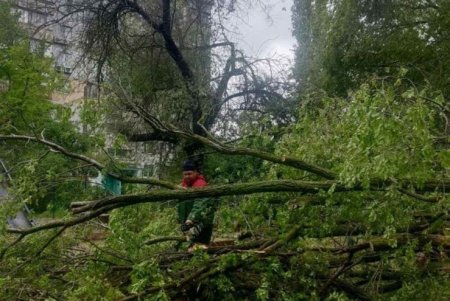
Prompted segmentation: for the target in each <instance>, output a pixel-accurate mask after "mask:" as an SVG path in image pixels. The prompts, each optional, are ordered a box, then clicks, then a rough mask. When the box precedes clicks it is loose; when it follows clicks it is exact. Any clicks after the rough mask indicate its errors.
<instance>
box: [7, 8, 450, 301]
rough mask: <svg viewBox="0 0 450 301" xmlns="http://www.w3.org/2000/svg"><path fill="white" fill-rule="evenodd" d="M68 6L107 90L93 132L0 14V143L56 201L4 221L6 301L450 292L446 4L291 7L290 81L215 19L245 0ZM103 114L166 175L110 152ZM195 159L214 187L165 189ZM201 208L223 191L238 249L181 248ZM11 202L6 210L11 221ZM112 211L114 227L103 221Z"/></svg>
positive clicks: (27, 188)
mask: <svg viewBox="0 0 450 301" xmlns="http://www.w3.org/2000/svg"><path fill="white" fill-rule="evenodd" d="M70 5H71V10H70V11H71V13H72V14H73V13H80V12H83V13H84V17H85V18H86V20H85V21H86V24H87V27H86V30H85V32H84V33H85V35H84V36H83V39H82V43H83V44H82V45H84V46H85V50H86V52H85V54H86V58H88V59H90V60H92V61H94V62H96V64H97V65H98V66H99V69H98V71H97V74H96V77H97V79H98V80H99V83H100V84H101V87H102V89H103V93H104V94H103V95H104V96H103V98H102V99H100V100H99V102H98V105H96V106H92V107H90V108H88V109H89V110H92V111H93V112H95V114H94V116H96V118H93V119H92V120H91V121H92V123H91V126H92V131H93V133H94V132H95V133H96V134H97V135H96V136H92V135H91V136H88V135H83V134H80V133H78V132H77V131H76V130H75V129H74V128H73V126H71V124H70V122H69V115H70V114H69V113H68V112H67V110H66V109H64V108H60V107H57V106H55V105H52V104H51V103H50V102H48V101H47V99H48V96H49V94H50V93H51V91H52V90H53V89H54V88H55V85H54V83H56V82H57V75H56V74H54V72H53V71H52V69H51V62H49V60H48V59H45V58H44V57H43V55H42V54H39V53H38V52H30V51H29V48H27V44H26V38H25V37H23V36H20V35H19V36H17V40H11V37H13V36H15V35H12V34H11V33H8V32H7V30H8V29H9V28H13V27H12V26H15V25H14V24H15V18H14V17H12V16H10V15H9V13H8V12H9V9H7V8H6V7H4V8H2V14H4V16H5V17H4V18H2V22H8V23H7V24H8V26H5V27H2V30H5V33H3V32H0V37H2V44H3V45H6V46H4V47H2V48H1V51H2V52H3V53H2V57H3V58H4V62H5V63H4V64H3V63H2V65H1V67H0V72H1V73H0V75H1V78H2V83H4V86H5V87H6V88H5V89H3V90H2V96H1V97H2V104H0V105H1V106H2V107H1V109H2V114H1V116H0V118H1V119H2V121H3V120H4V121H5V122H2V125H1V128H0V129H1V136H0V140H1V141H2V142H0V143H1V144H0V145H1V154H2V156H3V157H4V158H6V159H7V162H8V164H9V165H10V166H14V169H12V171H11V173H12V174H13V176H14V179H15V180H14V181H13V183H11V184H12V185H11V186H12V191H13V193H12V195H13V197H15V198H17V199H19V200H21V201H24V202H27V203H30V204H34V207H35V208H36V209H37V208H38V207H39V206H38V203H39V202H38V200H43V201H44V202H45V203H46V206H47V207H48V208H47V210H50V208H51V206H54V205H55V204H54V200H55V199H54V198H51V197H49V193H48V189H47V188H46V185H42V184H41V182H42V181H43V180H45V181H47V183H53V184H54V187H57V188H55V189H57V190H56V192H54V195H58V199H61V196H65V197H64V198H62V199H63V202H62V204H60V207H61V208H63V209H64V210H62V211H61V212H60V213H59V215H60V216H58V219H55V220H53V219H52V220H49V221H46V222H43V223H41V224H39V225H37V226H36V227H34V228H31V229H26V230H20V229H8V228H6V225H3V226H2V228H1V229H2V230H1V232H2V236H1V240H2V243H3V244H4V247H3V249H2V250H1V253H0V255H1V260H2V265H1V268H0V277H1V278H0V291H1V293H2V296H7V298H8V299H12V300H14V299H20V298H24V299H35V300H61V299H62V300H66V299H67V300H80V299H82V300H134V299H142V300H147V299H148V300H195V299H196V298H197V299H205V300H236V299H237V300H321V299H325V300H378V299H380V300H385V299H388V300H425V299H426V300H428V299H435V300H447V299H448V298H449V295H450V291H449V289H448V288H449V279H448V264H449V261H448V253H449V248H450V245H449V242H450V240H449V236H448V201H449V198H448V195H447V192H448V189H449V186H450V181H449V175H448V171H449V166H450V152H449V149H448V143H449V140H448V125H449V124H448V110H449V107H448V91H447V90H446V89H447V86H448V85H447V81H448V72H447V71H446V68H447V63H446V62H447V61H448V56H449V52H448V51H447V50H448V44H449V43H450V42H448V41H449V40H448V39H446V38H445V37H447V35H448V33H449V30H450V26H449V24H448V22H449V21H448V20H449V18H448V14H449V13H450V6H449V4H447V3H446V2H445V1H419V0H417V1H413V0H411V1H392V0H391V1H349V0H342V1H306V0H301V1H296V2H295V3H294V6H293V12H294V14H293V25H294V26H293V27H294V35H295V37H296V38H297V39H298V48H297V50H296V65H295V67H293V70H292V71H293V79H295V82H296V85H295V86H294V87H293V86H292V84H291V82H292V81H291V80H290V78H287V77H280V76H271V77H269V76H267V74H265V73H264V70H262V71H261V69H260V68H258V66H260V65H258V64H260V62H258V61H251V59H250V58H248V57H247V56H245V54H244V53H243V52H242V51H241V50H239V49H238V47H237V46H236V45H235V44H234V43H232V42H231V41H229V40H228V39H226V34H224V32H226V31H225V30H224V27H226V23H217V24H216V23H215V22H217V20H218V19H217V17H213V16H214V14H218V15H220V16H225V15H227V14H229V13H232V12H233V11H234V10H239V9H242V7H243V6H242V5H243V4H242V3H240V2H238V1H230V2H227V1H200V0H198V1H193V2H183V1H181V2H180V1H169V0H163V1H126V0H120V1H112V0H111V1H98V2H96V1H86V2H85V1H73V2H72V4H70ZM186 15H189V16H191V17H189V18H187V19H185V17H184V16H186ZM446 16H447V17H446ZM3 20H5V21H3ZM186 21H189V22H192V23H191V26H188V27H186V25H185V24H186V23H185V22H186ZM3 28H4V29H3ZM14 32H20V30H17V31H14ZM3 41H4V42H3ZM216 48H219V50H217V49H216ZM17 49H21V50H20V51H18V50H17ZM216 51H217V52H216ZM24 62H27V63H26V64H24ZM30 62H32V63H30ZM33 64H39V65H36V67H34V68H33V67H32V66H34V65H33ZM9 66H11V67H9ZM25 67H27V68H25ZM47 81H48V82H49V83H47ZM50 83H51V84H50ZM42 87H45V88H46V89H47V88H48V90H46V89H43V88H42ZM293 88H295V91H293ZM24 91H26V93H25V92H24ZM96 108H99V109H100V110H101V111H98V112H96V111H95V109H96ZM3 112H5V114H3ZM88 115H89V114H88ZM24 116H25V119H26V121H24ZM97 116H99V117H97ZM100 116H102V117H101V118H100ZM103 120H114V121H115V122H114V123H113V124H112V125H113V126H112V127H111V123H110V126H109V127H110V130H114V131H118V132H120V133H121V134H122V135H124V137H125V138H126V139H128V140H129V141H147V142H150V141H151V142H156V143H159V144H158V145H160V144H161V143H162V144H164V145H166V148H164V149H165V150H166V151H167V152H169V153H170V154H171V156H172V157H171V159H170V160H168V161H166V162H164V164H166V165H167V166H162V167H161V168H162V169H163V170H164V172H163V173H161V175H162V176H161V178H158V179H156V178H133V177H129V176H128V175H127V174H125V173H123V169H124V166H123V165H121V162H115V161H114V160H113V159H112V158H111V157H109V156H107V155H105V154H104V153H103V152H102V150H101V148H102V146H103V143H104V142H103V141H104V138H103V137H102V131H100V130H99V127H100V128H101V129H102V130H103V125H101V123H102V122H99V121H103ZM186 155H195V156H197V158H200V159H201V160H203V162H204V170H205V173H206V174H207V175H208V176H209V177H210V178H211V182H212V184H214V185H212V186H211V187H209V188H205V189H202V190H198V191H180V190H178V189H176V188H177V187H176V185H177V178H178V165H179V162H180V158H183V157H185V156H186ZM23 162H25V163H23ZM16 166H17V167H16ZM69 170H70V174H71V176H73V177H75V178H78V179H82V177H83V176H84V175H86V174H89V173H93V172H94V170H97V171H100V172H102V173H105V174H109V175H110V176H113V177H115V178H117V179H120V180H121V181H122V182H123V183H128V184H126V186H125V187H124V195H122V196H111V195H108V194H107V192H105V191H102V190H99V189H93V188H87V187H86V188H83V186H75V185H78V184H75V185H72V184H70V185H68V182H67V179H66V180H62V179H61V177H62V174H63V173H64V172H65V171H66V172H68V171H69ZM78 171H79V172H78ZM44 175H45V176H44ZM80 183H83V182H82V181H81V182H80ZM143 184H144V185H143ZM158 186H159V187H162V188H157V187H158ZM80 191H83V193H82V194H80ZM55 193H56V194H55ZM197 197H217V198H218V197H220V202H221V206H220V210H219V212H217V216H216V223H217V226H216V230H215V231H216V237H222V238H228V239H232V240H233V241H234V244H232V245H227V246H217V247H211V248H210V249H209V250H208V251H200V252H194V253H186V252H185V251H183V248H181V249H174V244H175V243H176V242H178V241H180V240H181V241H182V240H183V238H180V237H179V233H178V232H177V227H176V221H175V210H174V209H173V206H172V205H173V204H175V203H176V202H181V201H183V200H188V199H192V198H197ZM70 203H72V207H70V206H69V205H70ZM13 204H15V205H13ZM17 207H18V206H17V203H2V209H1V212H2V216H3V217H6V216H7V215H9V214H11V212H13V211H12V210H13V209H15V208H17ZM106 212H107V213H109V215H110V219H109V223H108V224H107V225H105V224H99V223H98V221H97V220H96V219H95V218H96V217H98V216H100V215H101V214H103V213H106ZM93 233H94V234H98V233H102V235H104V234H103V233H106V235H105V237H104V239H102V240H101V241H96V240H94V238H93ZM94 236H95V235H94ZM174 241H175V243H174Z"/></svg>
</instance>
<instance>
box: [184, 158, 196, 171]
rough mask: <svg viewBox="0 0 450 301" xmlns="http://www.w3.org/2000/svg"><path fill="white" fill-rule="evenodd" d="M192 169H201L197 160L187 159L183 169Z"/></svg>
mask: <svg viewBox="0 0 450 301" xmlns="http://www.w3.org/2000/svg"><path fill="white" fill-rule="evenodd" d="M190 170H193V171H198V170H199V168H198V164H197V162H195V161H192V160H187V161H186V162H184V164H183V171H190Z"/></svg>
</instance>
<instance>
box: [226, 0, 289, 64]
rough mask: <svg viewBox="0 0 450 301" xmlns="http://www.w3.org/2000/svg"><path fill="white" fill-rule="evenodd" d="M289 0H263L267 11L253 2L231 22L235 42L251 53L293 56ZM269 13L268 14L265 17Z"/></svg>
mask: <svg viewBox="0 0 450 301" xmlns="http://www.w3.org/2000/svg"><path fill="white" fill-rule="evenodd" d="M292 1H293V0H266V1H264V2H265V3H266V4H267V5H268V10H267V13H266V12H264V9H263V8H262V7H261V6H260V5H257V4H256V5H254V6H253V7H252V8H251V9H250V10H249V12H248V15H243V16H241V18H239V19H238V18H236V19H235V21H234V22H235V23H236V27H237V30H238V31H239V33H240V34H239V35H238V36H237V37H236V38H237V40H238V44H239V46H240V47H242V48H243V49H244V50H245V51H246V53H247V54H249V55H251V56H255V57H260V58H261V57H271V56H273V55H278V56H285V57H287V58H289V59H293V58H294V53H293V49H294V47H295V39H294V37H293V36H292V24H291V7H292ZM267 15H269V16H270V18H268V17H267Z"/></svg>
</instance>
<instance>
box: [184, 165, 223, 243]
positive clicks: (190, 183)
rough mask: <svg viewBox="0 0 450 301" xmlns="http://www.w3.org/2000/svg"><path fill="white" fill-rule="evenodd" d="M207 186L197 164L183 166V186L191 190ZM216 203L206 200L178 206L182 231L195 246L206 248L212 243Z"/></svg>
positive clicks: (192, 201)
mask: <svg viewBox="0 0 450 301" xmlns="http://www.w3.org/2000/svg"><path fill="white" fill-rule="evenodd" d="M207 185H208V183H207V182H206V180H205V177H204V176H203V175H202V174H201V173H200V170H199V168H198V165H197V164H196V162H195V161H186V162H185V163H184V165H183V181H182V182H181V186H182V187H183V188H185V189H190V188H199V187H205V186H207ZM216 203H217V202H215V201H214V200H211V199H208V198H204V199H199V200H190V201H185V202H182V203H180V204H178V220H179V222H180V224H181V227H180V228H181V231H182V232H183V233H184V234H186V235H187V236H188V238H189V240H190V241H191V242H192V244H193V245H199V244H200V245H204V246H206V245H207V244H209V242H210V241H211V236H212V232H213V221H214V213H215V211H216Z"/></svg>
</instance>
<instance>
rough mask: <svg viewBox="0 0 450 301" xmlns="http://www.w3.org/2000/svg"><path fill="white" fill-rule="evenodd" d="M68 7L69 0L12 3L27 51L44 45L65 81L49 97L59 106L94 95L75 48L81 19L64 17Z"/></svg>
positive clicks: (70, 0) (73, 16) (74, 16)
mask: <svg viewBox="0 0 450 301" xmlns="http://www.w3.org/2000/svg"><path fill="white" fill-rule="evenodd" d="M71 4H72V0H58V1H55V0H15V1H13V5H14V6H13V7H14V10H15V11H16V12H18V13H19V15H20V17H19V22H20V23H21V24H22V25H23V27H24V28H25V29H26V31H27V32H28V34H29V36H30V39H31V48H35V47H40V46H41V45H44V46H45V49H46V55H48V56H50V57H53V58H54V60H55V69H56V70H57V71H58V72H60V73H61V74H63V75H64V76H65V78H66V79H67V83H66V85H65V88H64V89H62V90H60V91H57V92H55V93H54V94H53V95H52V100H53V101H55V102H57V103H62V104H76V103H79V102H81V101H82V100H83V99H85V98H87V97H92V96H93V94H95V92H96V89H94V88H93V85H92V84H90V83H89V81H88V77H87V72H86V66H84V65H83V64H82V61H81V57H82V56H81V52H80V51H79V50H78V49H77V39H78V36H79V33H80V31H81V30H82V28H83V23H82V18H80V17H79V16H77V15H76V14H68V13H69V12H70V11H69V10H70V8H71Z"/></svg>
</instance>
